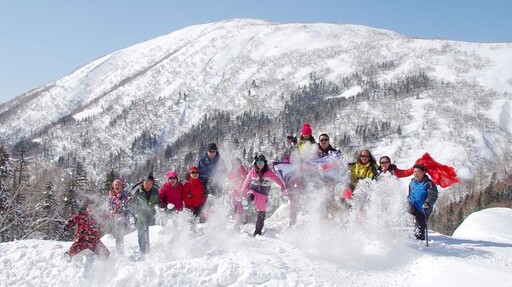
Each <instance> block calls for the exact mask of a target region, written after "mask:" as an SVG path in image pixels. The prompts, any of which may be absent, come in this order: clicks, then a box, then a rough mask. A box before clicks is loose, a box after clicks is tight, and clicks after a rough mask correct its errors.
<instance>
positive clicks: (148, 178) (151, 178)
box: [146, 173, 155, 181]
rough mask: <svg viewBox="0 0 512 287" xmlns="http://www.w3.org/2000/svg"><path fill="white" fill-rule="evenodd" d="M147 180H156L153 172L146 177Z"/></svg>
mask: <svg viewBox="0 0 512 287" xmlns="http://www.w3.org/2000/svg"><path fill="white" fill-rule="evenodd" d="M146 180H152V181H155V177H154V176H153V174H152V173H150V174H149V175H148V177H146Z"/></svg>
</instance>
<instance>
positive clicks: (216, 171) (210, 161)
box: [197, 143, 227, 196]
mask: <svg viewBox="0 0 512 287" xmlns="http://www.w3.org/2000/svg"><path fill="white" fill-rule="evenodd" d="M197 167H198V168H199V179H200V180H201V182H202V183H203V185H204V187H205V188H206V194H208V195H209V194H211V195H213V196H216V195H217V194H218V193H219V192H220V191H221V190H222V186H223V182H222V181H223V179H227V168H226V164H225V163H224V161H223V160H222V158H221V156H220V153H219V151H218V149H217V144H216V143H210V144H209V145H208V151H207V152H206V154H205V155H204V156H203V157H201V158H200V159H199V160H198V161H197Z"/></svg>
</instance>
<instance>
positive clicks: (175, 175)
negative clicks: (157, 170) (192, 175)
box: [165, 170, 178, 179]
mask: <svg viewBox="0 0 512 287" xmlns="http://www.w3.org/2000/svg"><path fill="white" fill-rule="evenodd" d="M165 177H166V178H167V179H169V178H171V177H174V178H178V173H177V172H175V171H174V170H171V171H169V172H168V173H167V174H166V175H165Z"/></svg>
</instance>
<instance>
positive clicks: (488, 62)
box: [0, 19, 512, 176]
mask: <svg viewBox="0 0 512 287" xmlns="http://www.w3.org/2000/svg"><path fill="white" fill-rule="evenodd" d="M506 55H512V45H511V44H506V43H504V44H496V43H493V44H482V43H466V42H457V41H444V40H425V39H413V38H411V37H407V36H403V35H400V34H397V33H395V32H392V31H387V30H380V29H373V28H369V27H365V26H358V25H346V24H319V23H313V24H300V23H299V24H277V23H273V22H267V21H262V20H247V19H232V20H226V21H220V22H215V23H209V24H201V25H195V26H191V27H187V28H184V29H181V30H179V31H176V32H173V33H170V34H168V35H164V36H160V37H157V38H155V39H151V40H148V41H145V42H142V43H139V44H136V45H133V46H131V47H128V48H125V49H122V50H119V51H117V52H114V53H111V54H109V55H105V56H103V57H100V58H98V59H97V60H95V61H92V62H91V63H89V64H86V65H84V66H82V67H80V68H78V69H77V70H75V71H74V72H73V73H71V74H69V75H67V76H65V77H62V78H61V79H58V80H56V81H54V82H52V83H49V84H47V85H45V86H43V87H41V88H39V89H36V90H34V91H32V92H29V93H26V94H24V95H22V96H20V97H18V98H15V99H13V100H11V101H9V102H7V103H4V104H2V105H0V120H1V121H2V126H1V127H0V134H1V136H0V144H5V145H10V146H12V145H14V144H15V143H16V142H17V141H19V140H21V139H22V138H28V139H33V140H36V141H39V142H45V143H46V144H47V148H48V149H49V150H50V153H49V154H50V155H49V158H50V160H52V161H56V160H57V159H58V158H59V157H60V156H63V155H65V154H67V153H69V152H74V153H76V154H77V157H78V158H82V159H83V160H85V161H86V162H87V163H88V166H90V169H91V170H90V171H93V170H94V168H93V166H97V167H96V169H98V166H105V165H106V162H107V160H106V159H105V158H106V157H107V156H105V155H103V156H101V155H98V156H97V157H94V158H89V156H88V154H90V153H91V152H93V153H94V154H99V153H100V152H102V151H103V152H105V151H108V150H110V151H118V152H120V151H123V153H126V154H127V156H128V157H129V158H130V159H133V160H134V161H135V162H139V163H140V162H141V161H143V160H144V158H146V157H147V156H148V155H149V154H150V153H147V152H137V151H132V148H131V147H132V146H133V143H134V141H135V140H136V139H137V137H140V136H141V135H142V134H144V133H145V132H147V131H153V132H154V133H155V136H156V137H157V141H158V142H159V145H158V149H155V150H154V152H157V151H161V150H162V149H163V147H164V146H165V145H168V144H172V143H173V142H174V141H176V139H178V138H179V137H180V135H182V134H183V133H185V132H186V131H188V130H189V129H190V128H191V127H192V126H194V125H198V124H200V123H201V122H202V121H203V119H204V118H205V117H206V116H207V115H210V114H211V113H213V112H215V111H226V112H230V113H233V116H238V115H241V114H243V113H244V112H247V111H253V112H255V111H257V112H259V113H263V114H265V115H268V116H269V117H270V118H271V119H276V118H277V117H278V116H279V115H280V114H281V113H282V111H283V109H284V107H285V104H286V102H287V101H288V100H289V99H290V97H291V95H292V94H293V93H294V92H296V91H297V90H300V87H302V86H306V85H307V84H308V83H310V82H311V77H312V76H311V75H313V74H314V75H315V77H317V78H318V79H319V80H322V81H328V82H332V83H336V84H337V85H339V87H340V89H341V90H340V91H339V95H342V94H343V95H344V97H347V98H350V97H353V96H355V95H356V94H357V92H353V93H351V92H349V91H351V90H352V91H362V92H363V93H370V94H371V93H376V92H372V91H371V90H370V89H369V88H368V87H365V86H363V85H361V84H359V83H358V81H357V77H360V78H361V79H365V81H367V82H371V81H373V82H375V83H377V85H384V86H386V85H389V84H390V83H393V82H394V81H402V79H404V78H406V76H408V75H414V74H417V73H426V74H427V75H428V76H429V77H430V78H432V79H433V80H434V81H437V82H438V83H440V86H441V85H442V83H450V84H451V85H452V87H453V91H454V93H455V94H457V93H466V92H467V93H468V94H469V95H468V96H467V97H468V98H471V99H472V101H473V98H474V99H475V101H477V98H478V95H486V93H487V95H488V96H489V95H491V94H492V96H489V97H491V98H494V100H492V101H491V102H488V103H486V104H485V106H486V107H489V108H490V109H491V107H492V110H493V111H498V110H499V109H500V107H499V106H500V103H501V111H500V116H499V119H493V117H494V116H495V114H496V113H495V112H492V113H489V114H487V115H486V114H485V113H483V112H481V115H483V116H485V117H484V118H482V120H485V119H487V118H488V119H489V123H488V124H487V125H486V124H484V127H489V131H487V133H489V132H490V134H491V136H489V138H490V143H483V144H479V145H475V146H474V147H468V148H469V149H471V150H473V153H479V152H478V151H477V149H479V148H481V147H485V146H490V147H491V148H490V150H492V149H495V150H497V152H495V153H494V155H491V156H489V157H488V158H489V160H492V159H493V158H496V157H499V155H500V154H501V153H502V152H503V151H500V150H499V146H501V145H502V144H503V143H506V142H507V140H509V139H510V130H511V129H510V127H511V126H512V123H510V117H508V114H509V113H508V112H507V109H506V105H507V103H508V104H509V105H510V100H511V96H510V93H509V92H508V91H510V87H511V86H512V77H511V76H510V75H512V57H510V56H508V57H507V56H506ZM351 75H356V76H354V77H353V80H350V81H348V82H346V84H344V83H343V82H342V81H344V80H345V79H347V78H350V77H351ZM507 75H509V78H508V79H507V78H506V76H507ZM468 85H469V86H471V85H474V87H475V88H474V90H469V89H468V90H466V87H467V86H468ZM380 89H381V90H385V89H384V88H382V87H381V88H380ZM439 89H442V88H441V87H440V88H439ZM368 90H369V92H368ZM486 90H488V91H489V92H485V91H486ZM365 91H366V92H365ZM374 91H376V90H374ZM439 91H440V90H436V91H435V92H433V93H434V94H435V93H436V92H439ZM418 93H419V94H418V95H417V97H418V99H421V98H422V97H427V95H424V94H421V92H418ZM473 93H476V94H475V95H473ZM446 96H448V97H453V96H451V95H448V94H447V95H446ZM456 96H457V97H460V98H463V95H456ZM432 99H434V97H431V98H430V99H427V100H432ZM410 101H414V99H410ZM436 101H437V105H441V106H442V105H446V106H447V107H448V108H450V109H454V110H453V111H456V108H457V106H456V105H455V104H453V103H451V102H450V103H449V104H446V103H444V102H443V101H442V100H441V99H440V100H436ZM450 101H452V100H451V99H450ZM457 101H459V100H457ZM461 101H463V100H462V99H461ZM366 103H367V102H366ZM406 105H408V104H404V106H406ZM469 106H470V107H469V109H471V108H473V109H474V110H475V111H478V103H477V102H475V103H474V104H473V102H471V104H470V105H469ZM459 107H460V106H459ZM349 108H351V109H354V110H356V109H355V108H354V107H353V106H351V107H349ZM372 108H373V107H370V106H368V108H367V109H366V111H364V117H362V118H361V121H362V123H364V122H369V121H371V119H372V118H379V117H382V115H379V113H378V112H377V110H380V109H379V108H374V109H375V111H372ZM390 108H392V107H390ZM416 112H417V113H421V111H419V110H418V111H416ZM347 113H348V111H340V114H347ZM469 113H471V110H467V114H469ZM463 114H464V113H461V117H462V116H467V115H463ZM407 116H408V117H410V118H414V115H407ZM470 119H471V120H476V119H472V118H471V117H470ZM507 119H508V120H507ZM308 120H309V121H311V119H308V115H304V121H308ZM458 120H461V119H458ZM432 121H435V120H432ZM445 121H446V119H445ZM339 123H340V119H339V118H333V119H332V122H331V124H330V125H327V126H325V127H324V128H323V129H324V130H328V131H330V132H331V133H333V131H336V128H335V127H336V126H337V125H339ZM404 123H405V122H404ZM404 123H403V124H404ZM495 123H498V126H499V127H501V128H502V130H503V131H504V132H503V133H501V134H499V133H495V130H494V129H495V128H494V127H492V126H493V125H494V124H495ZM298 124H299V123H297V125H298ZM438 128H439V127H438ZM451 128H455V129H456V127H451ZM410 130H411V129H407V128H406V131H410ZM287 132H290V131H288V130H285V129H284V128H276V130H275V134H276V135H280V136H283V135H284V134H285V133H287ZM349 132H350V131H349ZM335 133H336V134H335V136H338V137H339V136H341V132H339V131H336V132H335ZM459 133H460V132H459ZM475 133H476V132H475ZM446 134H449V133H446ZM455 134H457V133H455ZM466 136H469V132H468V134H462V138H464V137H466ZM409 137H410V136H409ZM476 138H480V136H479V135H476ZM421 139H423V138H420V139H418V140H421ZM483 140H484V141H485V136H483ZM384 142H385V141H384ZM448 142H450V141H448ZM412 143H414V141H413V142H411V143H409V144H408V145H409V146H411V148H414V145H416V143H414V144H412ZM383 144H384V145H385V143H383V142H381V143H372V144H370V146H372V145H373V146H374V148H376V149H377V150H379V151H382V152H385V151H386V150H387V149H386V147H385V146H383ZM360 145H361V144H360ZM496 146H498V149H497V148H496ZM424 148H425V147H421V146H420V149H424ZM435 150H436V151H435V152H434V153H437V154H436V155H437V156H438V157H440V158H441V159H446V160H449V161H453V160H454V158H453V157H452V156H449V155H447V154H446V153H445V152H442V151H441V149H439V148H435ZM395 152H396V150H395V151H390V153H391V155H394V153H395ZM405 152H408V150H405ZM417 154H418V152H417V151H415V152H411V151H409V154H408V155H407V156H406V157H405V158H404V161H405V160H410V158H411V157H414V156H416V155H417ZM481 158H482V156H478V157H477V158H476V159H474V160H475V161H478V160H481ZM456 164H460V165H459V166H457V168H459V170H462V171H464V169H465V168H468V167H465V165H466V164H464V163H456ZM471 165H476V163H475V162H472V163H471V164H470V166H471ZM129 166H131V167H132V168H133V167H135V165H134V163H133V164H132V165H129ZM101 169H108V167H103V168H101ZM469 169H473V170H474V169H475V168H474V167H470V168H469ZM103 171H104V170H102V172H103ZM463 173H464V172H463ZM471 173H472V172H468V174H471ZM93 174H95V173H94V172H93ZM468 176H469V175H468Z"/></svg>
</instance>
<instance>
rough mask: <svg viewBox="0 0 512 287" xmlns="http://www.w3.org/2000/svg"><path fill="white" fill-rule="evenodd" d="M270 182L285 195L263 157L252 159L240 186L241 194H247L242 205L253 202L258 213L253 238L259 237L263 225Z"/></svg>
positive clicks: (282, 186) (280, 183)
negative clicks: (252, 162) (252, 161)
mask: <svg viewBox="0 0 512 287" xmlns="http://www.w3.org/2000/svg"><path fill="white" fill-rule="evenodd" d="M270 181H273V182H275V183H276V184H277V185H279V186H280V187H281V192H282V193H283V194H286V187H285V186H284V184H283V183H282V182H281V180H280V179H279V177H277V175H276V174H275V173H274V172H273V171H272V170H271V169H269V168H268V164H267V160H266V159H265V156H263V155H258V156H256V157H254V164H253V167H252V168H251V170H250V171H249V174H248V175H247V177H246V178H245V181H244V183H243V184H242V193H247V194H248V195H247V196H246V197H245V198H243V199H242V205H244V206H247V204H249V202H252V201H255V204H256V210H257V211H258V216H257V219H256V228H255V230H254V236H256V235H261V232H262V230H263V226H264V224H265V213H266V210H267V202H268V201H267V199H268V193H269V192H270Z"/></svg>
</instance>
